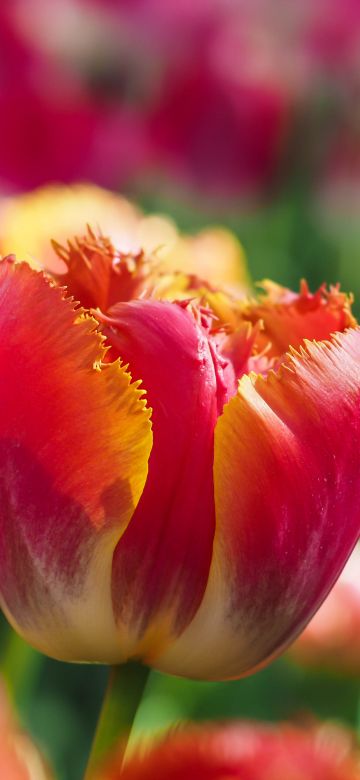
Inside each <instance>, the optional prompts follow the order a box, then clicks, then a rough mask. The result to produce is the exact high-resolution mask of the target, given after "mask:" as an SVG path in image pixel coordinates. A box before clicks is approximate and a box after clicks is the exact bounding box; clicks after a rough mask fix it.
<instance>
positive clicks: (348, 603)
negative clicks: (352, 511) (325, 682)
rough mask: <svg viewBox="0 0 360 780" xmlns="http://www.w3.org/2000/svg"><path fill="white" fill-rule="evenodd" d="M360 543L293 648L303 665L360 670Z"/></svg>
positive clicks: (293, 654)
mask: <svg viewBox="0 0 360 780" xmlns="http://www.w3.org/2000/svg"><path fill="white" fill-rule="evenodd" d="M359 573H360V545H358V546H357V547H356V548H355V550H354V552H353V554H352V556H351V558H350V560H349V562H348V564H347V566H346V567H345V569H344V571H343V573H342V575H341V577H340V579H339V580H338V582H337V583H336V585H335V587H334V588H333V590H332V591H331V593H330V595H329V596H328V598H327V599H326V601H325V602H324V604H323V606H322V607H321V608H320V609H319V611H318V612H317V614H316V615H315V617H314V618H313V619H312V621H311V622H310V623H309V625H308V626H307V628H306V629H305V631H304V632H303V633H302V634H301V636H300V637H299V639H298V640H297V642H295V644H294V645H293V646H292V648H291V649H290V653H289V654H290V656H291V657H292V658H294V659H295V660H296V661H297V662H298V663H300V664H302V665H304V666H312V667H318V668H324V667H325V668H327V669H330V670H332V671H335V672H343V673H344V672H345V673H348V674H355V675H358V674H359V673H360V581H359Z"/></svg>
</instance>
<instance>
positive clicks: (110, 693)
mask: <svg viewBox="0 0 360 780" xmlns="http://www.w3.org/2000/svg"><path fill="white" fill-rule="evenodd" d="M148 676H149V669H148V668H147V667H146V666H142V665H141V664H139V663H136V662H129V663H127V664H124V665H122V666H112V667H111V668H110V673H109V681H108V685H107V689H106V691H105V695H104V700H103V703H102V708H101V711H100V715H99V720H98V724H97V727H96V731H95V735H94V739H93V743H92V747H91V752H90V756H89V760H88V765H87V768H86V772H85V780H90V778H92V777H93V776H94V773H96V770H97V768H98V767H99V766H101V764H102V763H103V762H104V761H105V759H106V758H108V757H109V755H111V753H112V751H113V750H114V748H116V756H117V760H118V761H119V762H120V763H122V762H123V760H124V756H125V751H126V746H127V744H128V741H129V737H130V733H131V729H132V726H133V723H134V719H135V715H136V712H137V709H138V707H139V704H140V701H141V699H142V695H143V692H144V689H145V685H146V682H147V679H148Z"/></svg>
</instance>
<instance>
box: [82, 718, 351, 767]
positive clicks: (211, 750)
mask: <svg viewBox="0 0 360 780" xmlns="http://www.w3.org/2000/svg"><path fill="white" fill-rule="evenodd" d="M359 762H360V758H359V754H358V752H357V751H356V749H355V748H354V746H353V739H352V737H351V735H350V734H349V733H348V732H346V731H345V730H343V729H340V728H336V727H334V726H330V725H319V726H316V727H313V728H307V729H305V728H295V727H294V726H290V725H286V724H281V725H279V726H269V725H265V724H262V723H251V722H246V721H245V722H239V723H236V722H235V723H231V724H230V723H229V724H228V725H224V724H223V725H207V726H192V727H188V728H186V729H177V730H174V731H172V732H170V733H169V734H167V735H166V736H165V737H162V738H161V739H158V740H157V741H155V742H154V743H153V744H152V745H150V747H147V748H146V747H145V749H143V750H141V749H139V748H137V750H136V752H134V754H133V755H132V757H131V758H130V760H129V761H128V763H127V764H125V766H124V767H123V768H122V769H120V764H119V763H118V762H117V760H116V757H115V759H114V760H113V761H112V763H111V765H109V766H108V768H104V770H103V771H102V772H101V771H100V773H99V774H98V775H96V780H118V779H119V780H120V778H121V780H155V779H156V780H187V778H197V780H223V779H224V778H229V779H230V778H234V780H235V778H238V780H290V779H291V780H358V778H359V767H360V763H359Z"/></svg>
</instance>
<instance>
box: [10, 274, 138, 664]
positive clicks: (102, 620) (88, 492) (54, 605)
mask: <svg viewBox="0 0 360 780" xmlns="http://www.w3.org/2000/svg"><path fill="white" fill-rule="evenodd" d="M96 326H97V323H96V321H95V320H94V319H92V318H91V317H87V316H85V314H84V312H82V310H80V309H77V308H76V307H75V305H74V303H73V302H72V300H71V299H65V298H64V292H63V290H61V289H59V288H56V287H54V286H52V285H51V284H50V283H49V282H48V281H47V280H46V279H45V278H44V276H43V275H42V274H39V273H36V272H34V271H32V270H31V269H30V268H29V267H28V266H27V265H23V264H22V265H15V264H13V263H11V262H10V261H8V260H4V261H2V262H1V264H0V345H1V346H0V353H1V366H2V369H1V371H2V380H1V382H0V403H1V408H2V410H3V413H2V415H1V418H0V493H1V502H0V528H1V534H0V564H1V565H0V592H1V600H2V606H3V607H4V610H5V612H6V614H7V615H8V616H9V619H10V621H11V622H12V623H13V624H14V625H15V626H16V627H17V628H18V630H19V631H20V633H22V634H23V635H25V637H26V638H28V639H29V641H31V642H32V643H33V644H35V645H36V646H38V647H39V648H40V649H43V650H45V652H47V653H48V654H50V655H55V656H56V657H64V658H66V659H67V660H69V659H70V658H77V659H81V658H82V657H84V658H86V659H87V660H90V659H91V658H95V659H96V660H100V659H101V658H102V657H104V660H106V659H107V653H110V654H111V652H112V653H113V654H114V653H115V651H116V637H117V634H116V626H115V622H114V617H113V614H112V609H111V561H112V553H113V550H114V548H115V546H116V543H117V541H118V540H119V538H120V536H121V534H122V533H123V532H124V530H125V528H126V526H127V524H128V522H129V520H130V518H131V516H132V514H133V512H134V509H135V507H136V504H137V502H138V500H139V497H140V495H141V492H142V489H143V487H144V484H145V480H146V475H147V463H148V457H149V453H150V449H151V430H150V422H149V411H148V410H147V409H146V408H145V403H144V400H143V399H142V397H141V396H142V392H141V391H140V390H139V388H138V384H137V383H134V384H131V377H130V375H129V374H128V373H127V372H126V370H125V369H124V368H123V367H121V365H120V364H119V362H116V363H113V364H110V363H108V364H106V365H103V364H102V360H103V358H104V355H105V352H106V350H105V348H104V345H103V339H102V337H101V336H100V335H99V333H97V332H96V330H95V329H96ZM110 638H111V640H112V641H111V642H110V641H108V640H110ZM108 645H109V649H107V648H108ZM119 657H120V653H119Z"/></svg>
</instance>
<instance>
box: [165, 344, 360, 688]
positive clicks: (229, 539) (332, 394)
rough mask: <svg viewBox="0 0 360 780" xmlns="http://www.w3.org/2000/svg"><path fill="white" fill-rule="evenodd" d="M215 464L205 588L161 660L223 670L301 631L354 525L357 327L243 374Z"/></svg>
mask: <svg viewBox="0 0 360 780" xmlns="http://www.w3.org/2000/svg"><path fill="white" fill-rule="evenodd" d="M214 475H215V503H216V523H217V525H216V533H215V539H214V556H213V561H212V567H211V572H210V577H209V582H208V586H207V591H206V593H205V596H204V599H203V602H202V604H201V607H200V609H199V611H198V613H197V615H196V617H195V619H194V620H193V622H192V624H191V625H190V626H189V628H188V629H187V631H186V632H185V633H184V634H183V636H182V637H180V639H179V640H178V641H177V642H176V643H175V645H174V646H173V648H171V649H170V650H169V651H168V653H167V654H164V656H163V657H162V658H158V659H155V663H156V665H157V666H158V668H160V669H162V670H165V671H167V670H168V671H173V672H175V673H178V674H188V673H189V674H190V675H192V676H195V677H196V676H199V677H208V678H215V679H216V678H217V679H219V678H230V677H236V676H237V677H239V676H241V675H242V674H245V673H248V672H250V671H253V670H254V669H255V668H257V667H258V666H259V665H262V664H263V663H264V662H266V661H268V660H270V659H271V658H272V657H273V656H274V655H276V654H278V652H280V651H281V650H282V649H284V647H285V646H286V645H287V644H289V643H290V642H291V641H292V640H293V639H294V638H295V637H296V635H297V634H298V633H299V632H300V631H301V630H302V629H303V628H304V626H305V624H306V623H307V622H308V621H309V620H310V618H311V617H312V615H313V614H314V612H315V611H316V609H317V608H318V607H319V606H320V604H321V603H322V601H323V600H324V598H325V597H326V595H327V594H328V592H329V590H330V589H331V587H332V586H333V584H334V582H335V580H336V578H337V577H338V575H339V574H340V571H341V569H342V568H343V566H344V564H345V562H346V560H347V558H348V556H349V554H350V552H351V550H352V548H353V547H354V545H355V543H356V540H357V538H358V537H359V530H360V499H359V496H360V329H352V330H349V331H347V332H345V333H343V334H337V335H336V336H335V337H333V339H332V341H331V342H322V343H316V342H306V347H305V348H302V349H301V352H300V354H299V353H296V352H295V351H293V353H292V355H291V356H288V358H287V362H286V364H285V365H284V366H283V368H282V370H281V371H280V372H279V374H277V375H276V374H274V373H273V372H272V373H270V375H269V376H268V378H267V379H264V378H262V377H256V376H255V375H253V376H246V377H244V378H243V379H242V380H241V382H240V385H239V392H238V394H237V395H236V396H235V397H234V398H233V399H232V400H231V401H230V403H229V404H228V405H227V406H226V407H225V409H224V413H223V415H222V416H221V417H220V418H219V421H218V424H217V427H216V431H215V462H214ZM203 642H205V643H206V655H205V656H204V652H203Z"/></svg>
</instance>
